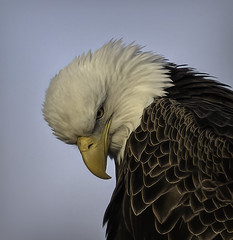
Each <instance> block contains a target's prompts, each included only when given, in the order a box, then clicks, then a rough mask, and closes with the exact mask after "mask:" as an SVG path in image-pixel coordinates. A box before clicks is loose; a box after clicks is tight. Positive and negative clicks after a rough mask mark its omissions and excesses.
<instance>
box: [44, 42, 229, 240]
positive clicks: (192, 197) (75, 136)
mask: <svg viewBox="0 0 233 240" xmlns="http://www.w3.org/2000/svg"><path fill="white" fill-rule="evenodd" d="M43 114H44V117H45V120H46V121H47V122H48V124H49V126H50V127H51V128H52V130H53V132H54V134H55V135H56V137H57V138H58V139H60V140H62V141H63V142H65V143H67V144H74V145H77V146H78V148H79V150H80V152H81V155H82V158H83V160H84V162H85V164H86V166H87V168H88V169H89V170H90V171H91V172H92V173H93V174H94V175H96V176H98V177H100V178H103V179H108V178H110V177H109V175H108V174H107V173H106V164H107V157H108V156H109V157H110V158H112V159H114V161H115V166H116V186H115V189H114V192H113V195H112V198H111V201H110V203H109V205H108V207H107V210H106V212H105V216H104V224H107V229H106V238H107V239H108V240H118V239H120V240H126V239H127V240H133V239H134V240H142V239H143V240H151V239H159V240H165V239H167V240H168V239H169V240H174V239H175V240H178V239H183V240H190V239H193V240H194V239H195V240H196V239H199V240H200V239H202V240H203V239H206V240H207V239H208V240H211V239H215V240H217V239H218V240H219V239H233V92H232V91H231V90H230V88H229V87H227V86H226V85H224V84H222V83H219V82H217V81H214V80H211V79H210V77H209V75H207V74H201V73H198V72H196V71H194V70H193V69H191V68H189V67H187V66H186V65H175V64H173V63H170V62H168V61H167V60H166V59H164V58H163V57H162V56H159V55H156V54H154V53H152V52H143V51H142V48H141V47H140V46H138V45H136V44H134V43H132V44H129V45H125V44H123V43H122V41H121V40H118V41H114V40H111V41H110V42H108V43H106V44H105V45H104V46H102V47H101V48H100V49H98V50H97V51H95V52H94V53H92V52H91V51H89V52H88V53H87V54H86V55H85V54H83V55H81V56H80V57H77V58H75V59H74V60H73V61H72V62H71V63H70V64H69V65H68V66H67V67H65V68H64V69H63V70H61V71H60V72H59V74H58V75H56V76H55V77H54V78H53V79H52V80H51V83H50V85H49V88H48V90H47V92H46V98H45V102H44V105H43Z"/></svg>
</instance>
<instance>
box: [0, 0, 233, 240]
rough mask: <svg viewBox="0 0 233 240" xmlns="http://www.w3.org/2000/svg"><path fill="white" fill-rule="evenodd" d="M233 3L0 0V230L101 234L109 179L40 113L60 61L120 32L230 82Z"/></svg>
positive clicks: (5, 238) (36, 235)
mask: <svg viewBox="0 0 233 240" xmlns="http://www.w3.org/2000/svg"><path fill="white" fill-rule="evenodd" d="M232 12H233V2H232V1H231V0H229V1H227V0H221V1H220V0H219V1H215V0H205V1H203V0H196V1H188V0H183V1H172V0H170V1H166V0H164V1H162V0H161V1H156V0H154V1H152V0H151V1H149V0H145V1H133V0H132V1H128V0H121V1H120V0H118V1H111V0H108V1H107V0H106V1H98V0H96V1H94V0H93V1H90V0H85V1H68V0H66V1H65V0H63V1H49V0H47V1H15V2H13V1H9V0H8V1H0V81H1V86H0V114H1V116H0V127H1V129H0V133H1V138H0V153H1V158H0V193H1V195H0V239H1V240H16V239H17V240H41V239H43V240H85V239H87V240H90V239H104V229H102V217H103V213H104V210H105V207H106V206H107V203H108V201H109V200H110V197H111V193H112V190H113V187H114V181H115V180H114V178H113V179H112V180H109V181H104V180H100V179H97V178H96V177H94V176H93V175H91V174H90V173H89V172H88V170H87V169H86V167H85V166H84V164H83V162H82V160H81V158H80V154H79V151H78V150H77V148H76V147H71V146H68V145H65V144H64V143H62V142H60V141H59V140H57V139H55V137H54V136H53V135H52V133H51V131H50V129H49V127H48V126H47V124H46V123H45V121H44V120H43V117H42V114H41V105H42V103H43V100H44V95H45V90H46V88H47V87H48V84H49V81H50V79H51V78H52V77H53V76H54V75H55V74H56V73H58V71H59V70H60V69H61V68H63V67H64V66H65V65H67V64H68V63H69V62H70V61H72V59H73V58H74V57H75V56H76V55H79V54H81V53H83V52H84V51H85V52H87V51H88V50H89V49H90V48H91V49H92V50H95V49H97V48H99V47H100V46H102V45H103V44H104V43H105V42H107V41H109V40H110V39H111V38H116V39H119V38H123V40H124V41H125V42H126V43H130V42H132V41H136V43H138V44H140V45H143V46H145V48H144V49H145V50H152V51H154V52H156V53H160V54H162V55H164V56H165V57H166V58H168V59H169V60H170V61H173V62H175V63H178V64H182V63H188V64H189V65H190V66H192V67H195V68H197V69H198V70H199V71H201V72H207V73H210V74H211V75H213V76H216V77H217V78H218V79H219V80H220V81H222V82H225V83H228V84H230V85H233V81H232V73H233V64H232V62H233V61H232V60H233V57H232V56H233V48H232V42H233V41H232V40H233V27H232V26H233V14H232ZM108 173H109V174H110V175H112V176H113V175H114V166H113V164H112V163H111V162H110V161H109V167H108Z"/></svg>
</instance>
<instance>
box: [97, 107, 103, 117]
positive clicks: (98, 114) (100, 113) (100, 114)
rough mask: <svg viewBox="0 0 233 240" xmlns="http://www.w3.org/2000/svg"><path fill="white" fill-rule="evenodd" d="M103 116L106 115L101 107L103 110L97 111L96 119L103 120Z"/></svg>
mask: <svg viewBox="0 0 233 240" xmlns="http://www.w3.org/2000/svg"><path fill="white" fill-rule="evenodd" d="M103 115H104V109H103V108H102V107H101V108H100V109H99V110H98V111H97V114H96V119H100V118H102V117H103Z"/></svg>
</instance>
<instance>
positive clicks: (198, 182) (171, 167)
mask: <svg viewBox="0 0 233 240" xmlns="http://www.w3.org/2000/svg"><path fill="white" fill-rule="evenodd" d="M165 126H166V128H167V129H169V130H167V131H165V130H164V128H165ZM139 135H140V136H144V137H142V138H140V137H139ZM145 135H147V137H145ZM140 139H141V141H140ZM141 143H142V144H141ZM232 146H233V145H232V139H228V138H226V137H223V136H219V135H217V134H216V133H215V132H214V131H213V129H212V128H211V127H209V128H205V129H204V128H200V127H199V126H198V125H197V123H196V119H195V114H194V113H192V112H190V111H189V110H187V108H185V107H184V106H183V105H181V104H180V103H179V102H178V101H176V100H172V99H168V98H160V99H156V101H155V102H154V103H153V104H152V105H151V106H149V107H148V108H147V109H146V110H145V112H144V115H143V118H142V124H141V126H139V128H138V129H137V131H135V132H134V133H133V134H132V135H131V137H130V139H129V142H128V147H127V154H126V155H127V159H126V160H127V162H128V166H127V168H126V169H127V173H126V174H125V178H126V179H127V182H128V183H129V184H127V185H126V192H127V193H128V194H127V197H128V198H129V199H130V205H129V206H128V207H129V208H132V211H133V213H134V215H133V218H134V219H133V222H135V221H137V220H138V221H140V220H139V219H140V218H139V216H143V215H145V214H146V213H145V211H147V212H148V211H150V212H153V215H154V218H153V222H152V223H148V222H147V221H145V223H144V222H141V223H140V224H142V225H143V224H149V225H150V227H151V228H154V232H153V231H151V232H152V234H154V235H151V236H149V237H148V238H144V239H155V236H156V235H158V234H161V236H160V238H159V239H162V238H161V237H165V236H166V237H165V238H164V239H214V238H216V239H230V238H233V227H232V226H233V215H230V214H228V215H226V214H225V212H226V210H225V209H228V211H231V212H232V211H233V181H232V177H233V175H232V169H230V168H229V167H230V166H231V164H230V162H231V161H233V148H232ZM152 149H153V150H152ZM129 156H133V157H129ZM207 216H208V217H207ZM142 218H143V217H142ZM131 223H132V222H129V223H128V225H130V224H131ZM147 227H148V226H147ZM131 228H132V229H133V231H134V232H135V234H134V235H135V236H136V237H135V239H140V238H138V237H137V236H140V233H138V228H136V229H135V228H134V225H131Z"/></svg>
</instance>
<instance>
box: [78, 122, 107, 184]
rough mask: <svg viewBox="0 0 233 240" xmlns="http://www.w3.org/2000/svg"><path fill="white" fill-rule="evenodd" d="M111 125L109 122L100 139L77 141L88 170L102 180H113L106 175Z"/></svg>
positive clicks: (80, 139) (84, 138)
mask: <svg viewBox="0 0 233 240" xmlns="http://www.w3.org/2000/svg"><path fill="white" fill-rule="evenodd" d="M110 124H111V120H109V121H108V122H107V124H106V126H105V128H104V131H103V133H102V134H101V136H100V138H98V139H95V138H94V137H92V136H90V137H79V138H78V140H77V145H78V148H79V150H80V152H81V154H82V158H83V161H84V163H85V164H86V166H87V168H88V169H89V170H90V171H91V172H92V173H93V174H94V175H95V176H97V177H99V178H102V179H109V178H111V177H110V176H109V175H108V174H107V173H106V166H107V156H108V132H109V127H110Z"/></svg>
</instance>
